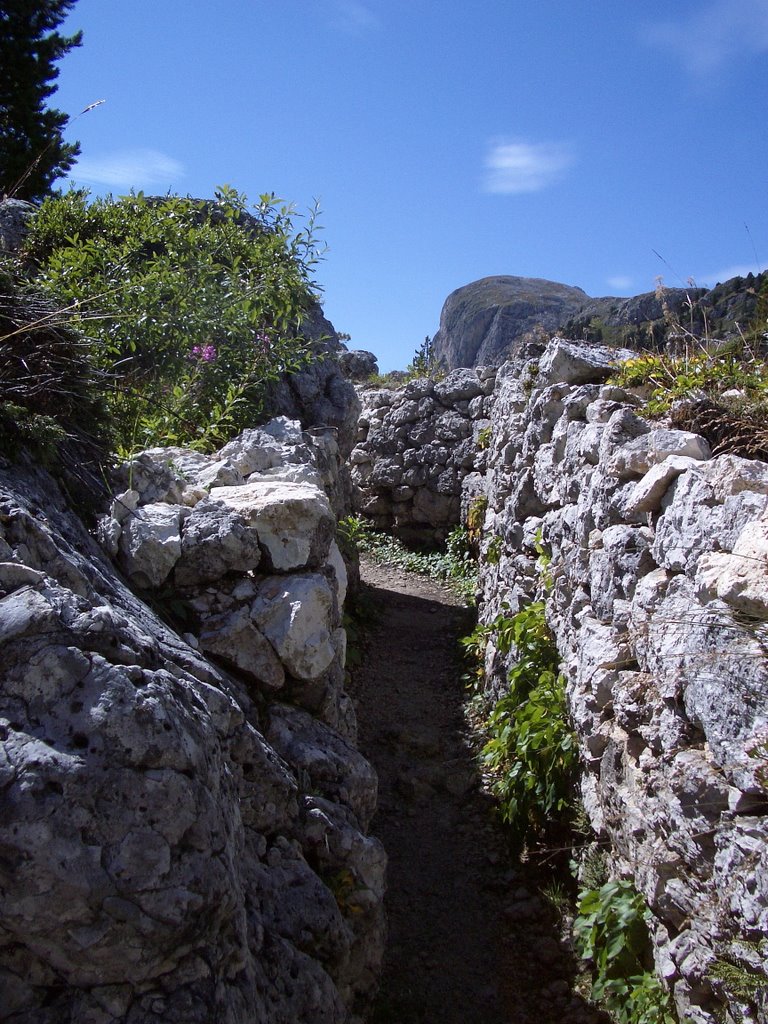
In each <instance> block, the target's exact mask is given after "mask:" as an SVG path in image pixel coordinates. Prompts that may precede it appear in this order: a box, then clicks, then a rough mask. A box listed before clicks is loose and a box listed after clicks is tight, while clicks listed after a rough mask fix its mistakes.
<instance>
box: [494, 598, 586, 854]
mask: <svg viewBox="0 0 768 1024" xmlns="http://www.w3.org/2000/svg"><path fill="white" fill-rule="evenodd" d="M490 629H491V630H492V631H493V641H494V644H495V646H496V648H497V649H498V650H499V651H500V652H502V653H506V652H508V651H512V650H514V653H515V659H516V660H515V664H514V665H513V667H512V668H511V669H510V672H509V689H508V691H507V693H506V694H504V696H503V697H501V699H500V700H499V701H497V703H496V704H495V705H494V707H493V709H492V711H491V713H490V715H489V717H488V720H487V722H486V731H487V733H488V736H489V739H488V741H487V742H486V744H485V746H484V747H483V750H482V754H481V760H482V763H483V765H484V767H485V768H486V770H487V771H488V772H489V773H490V774H491V776H492V777H493V778H494V781H493V784H492V789H493V792H494V793H495V795H496V796H497V797H498V798H499V802H500V809H501V815H502V818H503V819H504V821H505V822H507V824H508V825H510V826H511V828H512V831H513V834H514V835H515V836H516V838H517V839H519V840H520V841H522V840H524V839H525V838H526V837H528V836H531V835H535V834H536V833H537V832H539V831H541V830H542V829H543V828H544V827H545V825H546V824H547V822H548V821H549V820H550V819H552V818H556V817H559V816H561V815H562V812H563V811H564V810H565V809H566V807H568V806H569V804H570V801H571V796H572V788H573V781H574V778H575V772H576V765H577V750H576V738H575V736H574V734H573V731H572V730H571V728H570V725H569V724H568V716H567V708H566V701H565V678H564V676H563V675H562V674H561V673H560V672H559V666H560V659H559V655H558V652H557V647H556V646H555V643H554V639H553V637H552V634H551V632H550V630H549V627H548V626H547V623H546V619H545V616H544V602H543V601H534V602H532V603H531V604H529V605H527V606H526V607H525V608H522V609H521V610H520V611H518V612H516V613H515V614H514V615H512V616H506V615H500V616H499V617H498V618H497V620H495V621H494V622H493V623H491V624H490Z"/></svg>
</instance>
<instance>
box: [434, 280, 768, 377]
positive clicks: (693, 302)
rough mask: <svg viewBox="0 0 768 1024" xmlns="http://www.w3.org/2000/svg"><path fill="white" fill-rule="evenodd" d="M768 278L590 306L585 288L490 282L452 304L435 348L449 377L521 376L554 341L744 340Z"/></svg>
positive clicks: (636, 344) (459, 293)
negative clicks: (496, 369)
mask: <svg viewBox="0 0 768 1024" xmlns="http://www.w3.org/2000/svg"><path fill="white" fill-rule="evenodd" d="M766 282H768V273H763V274H757V275H753V274H748V275H747V277H736V278H732V279H731V280H729V281H726V282H724V283H722V284H718V285H716V286H715V287H714V288H697V287H696V286H695V285H693V284H692V285H691V286H689V287H685V288H666V287H660V288H659V289H658V290H657V291H653V292H646V293H644V294H642V295H635V296H632V297H631V298H615V297H607V298H590V297H589V296H588V295H587V294H586V293H585V292H583V291H582V290H581V289H580V288H573V287H570V286H568V285H563V284H557V283H555V282H553V281H542V280H539V279H537V278H525V277H486V278H483V279H482V280H480V281H475V282H473V283H472V284H468V285H465V286H464V287H463V288H458V289H457V290H456V291H455V292H452V293H451V295H449V296H448V298H447V299H446V301H445V305H444V306H443V311H442V313H441V315H440V328H439V330H438V332H437V334H436V335H435V337H434V338H433V340H432V348H433V353H434V357H435V359H436V360H437V362H438V363H439V364H440V365H442V366H443V367H444V368H445V369H446V370H453V369H455V368H456V367H460V366H465V367H466V366H484V365H487V364H496V365H499V364H501V363H503V362H510V361H514V362H515V364H516V367H517V368H518V369H520V368H521V366H522V364H523V363H524V362H525V361H526V360H527V359H530V358H534V357H536V358H537V357H538V356H540V355H541V353H542V352H543V350H544V343H545V342H546V340H547V338H548V337H549V336H551V335H552V334H553V333H555V332H559V333H561V334H562V335H564V336H565V337H567V338H578V339H581V340H584V341H589V342H594V343H598V344H599V343H603V344H606V345H613V346H622V345H626V346H628V347H630V348H643V347H644V348H647V347H651V348H653V347H657V348H663V347H665V346H672V347H673V348H674V347H675V346H679V345H680V344H681V343H684V342H685V338H686V337H687V338H688V340H689V342H690V340H691V339H693V338H695V337H699V338H720V339H727V338H731V337H741V334H740V332H745V333H746V332H748V331H749V328H750V325H752V324H753V323H754V322H755V318H756V316H757V310H758V297H759V295H760V293H761V289H763V288H764V287H765V286H766Z"/></svg>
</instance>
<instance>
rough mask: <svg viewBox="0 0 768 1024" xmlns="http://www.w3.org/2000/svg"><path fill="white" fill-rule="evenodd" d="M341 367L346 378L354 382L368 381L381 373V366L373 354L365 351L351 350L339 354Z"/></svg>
mask: <svg viewBox="0 0 768 1024" xmlns="http://www.w3.org/2000/svg"><path fill="white" fill-rule="evenodd" d="M339 365H340V366H341V371H342V373H343V374H344V376H345V377H349V379H350V380H352V381H364V380H367V379H368V378H369V377H370V376H372V375H373V374H374V373H378V372H379V364H378V361H377V359H376V356H375V355H374V354H373V352H367V351H366V350H365V349H351V350H350V351H348V352H340V353H339Z"/></svg>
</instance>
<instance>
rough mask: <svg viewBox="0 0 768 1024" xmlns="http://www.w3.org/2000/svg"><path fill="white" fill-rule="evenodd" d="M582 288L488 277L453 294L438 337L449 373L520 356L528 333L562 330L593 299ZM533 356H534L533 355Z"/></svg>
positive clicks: (436, 343) (438, 352)
mask: <svg viewBox="0 0 768 1024" xmlns="http://www.w3.org/2000/svg"><path fill="white" fill-rule="evenodd" d="M588 298H589V296H588V295H587V293H586V292H584V291H582V290H581V288H571V287H569V286H568V285H564V284H557V283H556V282H554V281H543V280H541V279H539V278H531V277H509V276H506V277H505V276H499V277H484V278H483V279H482V280H480V281H474V282H473V283H472V284H467V285H464V286H463V287H462V288H457V289H456V291H454V292H451V294H450V295H449V296H448V298H447V299H446V300H445V305H444V306H443V310H442V313H441V314H440V328H439V330H438V332H437V334H435V336H434V338H433V339H432V345H433V350H434V354H435V357H436V358H437V359H438V360H439V362H440V364H441V365H442V366H444V367H445V369H446V370H455V369H456V368H457V367H460V366H485V365H491V364H493V365H498V364H500V363H503V362H504V361H505V360H509V359H512V358H514V357H515V356H516V355H517V353H518V349H521V346H522V345H523V344H524V339H525V336H526V335H530V336H533V333H534V332H535V331H539V330H543V331H556V330H557V329H558V327H560V325H561V324H562V323H563V321H564V320H566V319H567V318H568V317H569V316H572V315H574V314H575V312H576V311H577V310H578V309H579V308H580V307H581V306H582V305H583V304H584V303H585V302H586V301H587V299H588ZM531 354H533V353H531Z"/></svg>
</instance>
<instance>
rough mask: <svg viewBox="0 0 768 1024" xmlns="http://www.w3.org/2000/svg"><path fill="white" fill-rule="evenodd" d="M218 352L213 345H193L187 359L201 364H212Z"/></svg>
mask: <svg viewBox="0 0 768 1024" xmlns="http://www.w3.org/2000/svg"><path fill="white" fill-rule="evenodd" d="M217 355H218V352H217V351H216V346H215V345H193V346H192V351H191V352H190V353H189V358H190V359H194V360H197V361H198V362H203V363H212V362H213V361H214V359H215V358H216V356H217Z"/></svg>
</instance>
